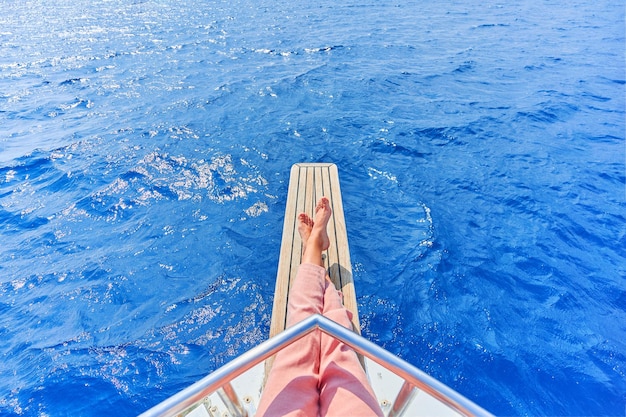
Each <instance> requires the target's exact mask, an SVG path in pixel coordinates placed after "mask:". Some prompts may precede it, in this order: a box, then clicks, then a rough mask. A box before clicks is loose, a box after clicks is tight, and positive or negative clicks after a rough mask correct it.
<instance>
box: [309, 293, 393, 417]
mask: <svg viewBox="0 0 626 417" xmlns="http://www.w3.org/2000/svg"><path fill="white" fill-rule="evenodd" d="M339 294H340V293H339V292H338V291H337V290H336V289H335V287H334V285H332V284H331V283H327V284H326V289H325V292H324V310H323V314H324V316H326V317H328V318H329V319H331V320H333V321H335V322H337V323H339V324H341V325H342V326H344V327H346V328H348V329H352V322H351V321H350V318H351V313H350V312H349V311H348V310H347V309H346V308H345V307H344V306H343V304H342V302H341V298H340V295H339ZM320 343H321V351H320V415H322V416H354V417H360V416H382V415H383V413H382V410H381V408H380V406H379V405H378V401H377V400H376V396H375V395H374V392H373V390H372V387H371V385H370V383H369V381H368V380H367V375H366V374H365V371H364V370H363V367H362V366H361V362H360V361H359V359H358V357H357V354H356V352H354V350H352V349H350V348H349V347H348V346H346V345H344V344H343V343H341V342H340V341H338V340H336V339H335V338H333V337H331V336H328V335H326V334H324V333H322V335H321V340H320Z"/></svg>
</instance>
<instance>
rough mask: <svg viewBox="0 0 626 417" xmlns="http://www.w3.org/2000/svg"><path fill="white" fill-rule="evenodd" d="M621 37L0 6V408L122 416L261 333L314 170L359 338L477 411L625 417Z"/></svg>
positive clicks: (120, 6)
mask: <svg viewBox="0 0 626 417" xmlns="http://www.w3.org/2000/svg"><path fill="white" fill-rule="evenodd" d="M624 16H625V8H624V5H623V3H621V2H611V1H608V0H600V1H596V2H588V1H580V0H574V1H564V0H545V1H530V0H521V1H510V2H502V1H495V0H487V1H476V0H464V1H460V0H451V1H447V2H426V1H413V0H395V1H377V0H347V1H344V2H336V1H328V0H319V1H315V2H313V1H286V0H272V1H269V0H256V1H252V0H234V1H223V0H221V1H220V0H214V1H210V0H194V1H191V0H180V1H166V0H154V1H138V0H137V1H125V0H89V1H87V0H72V1H69V0H58V1H54V2H52V1H49V0H29V1H24V2H3V4H2V10H1V11H0V414H1V415H6V416H14V415H15V416H60V415H83V416H95V415H128V416H132V415H136V414H138V413H140V412H142V411H144V410H145V409H147V408H149V407H151V406H153V405H155V404H156V403H158V402H160V401H161V400H163V399H165V398H166V397H168V396H169V395H172V394H174V393H176V392H177V391H179V390H180V389H182V388H184V387H186V386H187V385H189V384H191V383H193V382H194V381H196V380H198V379H200V378H201V377H202V376H204V375H205V374H207V373H208V372H210V371H211V370H213V369H216V368H217V367H219V366H220V365H222V364H224V363H226V362H227V361H229V360H230V359H232V358H234V357H236V356H237V355H238V354H240V353H242V352H244V351H246V350H247V349H249V348H251V347H253V346H255V345H256V344H258V343H259V342H261V341H263V340H265V339H266V337H267V335H268V333H269V319H270V314H271V303H272V298H273V290H274V280H275V274H276V267H277V258H278V251H279V244H280V238H281V231H282V219H283V213H284V208H285V200H286V194H287V183H288V175H289V168H290V166H291V165H292V164H293V163H295V162H300V161H327V162H334V163H336V164H337V165H338V167H339V173H340V179H341V186H342V191H343V195H344V197H343V198H344V206H345V213H346V222H347V228H348V235H349V240H350V247H351V257H352V262H353V269H354V275H355V280H356V285H357V295H358V300H359V309H360V315H361V319H362V324H363V327H364V329H363V333H364V335H365V336H367V337H368V338H369V339H371V340H372V341H374V342H376V343H378V344H380V345H382V346H383V347H385V348H386V349H388V350H390V351H391V352H393V353H395V354H397V355H399V356H401V357H402V358H404V359H406V360H407V361H409V362H411V363H412V364H414V365H416V366H417V367H419V368H421V369H423V370H424V371H426V372H428V373H429V374H430V375H432V376H434V377H436V378H438V379H440V380H441V381H442V382H444V383H446V384H447V385H449V386H451V387H452V388H454V389H456V390H457V391H459V392H460V393H462V394H463V395H465V396H467V397H468V398H470V399H472V400H473V401H475V402H477V403H478V404H480V405H481V406H483V407H484V408H486V409H488V410H489V411H491V412H493V413H495V414H498V415H530V416H534V415H568V416H578V415H610V416H623V415H625V414H626V382H625V381H626V188H625V182H626V173H625V172H626V171H625V162H626V156H625V149H626V148H625V140H624V138H625V94H624V93H625V90H624V88H625V87H624V84H625V82H626V77H625V64H624V50H625V46H624V45H625V43H624Z"/></svg>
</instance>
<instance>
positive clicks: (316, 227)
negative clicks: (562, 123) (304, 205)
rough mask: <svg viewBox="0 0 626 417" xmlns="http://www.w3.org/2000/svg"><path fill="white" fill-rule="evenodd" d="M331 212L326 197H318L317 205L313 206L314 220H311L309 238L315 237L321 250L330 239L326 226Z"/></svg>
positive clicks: (326, 247)
mask: <svg viewBox="0 0 626 417" xmlns="http://www.w3.org/2000/svg"><path fill="white" fill-rule="evenodd" d="M332 213H333V212H332V210H331V209H330V201H328V198H326V197H322V198H320V200H319V201H318V202H317V206H315V221H314V222H313V228H312V229H311V235H310V238H314V239H317V243H319V244H320V247H321V249H322V250H326V249H328V247H329V246H330V239H329V238H328V232H327V231H326V227H327V226H328V221H329V220H330V217H331V215H332Z"/></svg>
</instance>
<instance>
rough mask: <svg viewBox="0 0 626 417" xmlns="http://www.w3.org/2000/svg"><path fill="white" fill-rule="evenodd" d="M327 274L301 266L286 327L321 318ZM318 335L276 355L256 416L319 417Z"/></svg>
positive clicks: (291, 298)
mask: <svg viewBox="0 0 626 417" xmlns="http://www.w3.org/2000/svg"><path fill="white" fill-rule="evenodd" d="M325 277H326V270H325V269H324V268H322V267H320V266H317V265H313V264H302V265H300V267H299V268H298V273H297V275H296V279H295V281H294V283H293V285H292V287H291V289H290V291H289V305H288V306H287V326H288V327H289V326H293V325H294V324H296V323H298V322H299V321H302V320H303V319H305V318H307V317H308V316H310V315H312V314H322V312H323V308H324V283H325ZM319 365H320V334H319V332H313V333H310V334H308V335H307V336H305V337H304V338H302V339H300V340H298V341H297V342H295V343H293V344H291V345H290V346H288V347H286V348H285V349H283V350H282V351H280V352H279V353H278V354H277V355H276V359H275V360H274V364H273V366H272V370H271V371H270V374H269V376H268V379H267V381H266V383H265V389H264V390H263V395H262V396H261V401H260V403H259V407H258V408H257V414H256V415H257V416H268V417H269V416H315V417H316V416H318V414H319V388H318V383H319Z"/></svg>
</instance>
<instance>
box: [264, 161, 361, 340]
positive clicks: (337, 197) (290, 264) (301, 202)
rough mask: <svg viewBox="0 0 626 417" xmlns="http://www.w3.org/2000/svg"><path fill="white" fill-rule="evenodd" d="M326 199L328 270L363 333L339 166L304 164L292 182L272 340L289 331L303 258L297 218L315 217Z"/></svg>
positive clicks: (296, 169) (293, 173)
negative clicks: (293, 294) (289, 314)
mask: <svg viewBox="0 0 626 417" xmlns="http://www.w3.org/2000/svg"><path fill="white" fill-rule="evenodd" d="M322 196H326V197H327V198H328V199H329V201H330V205H331V208H332V211H333V214H332V218H331V219H330V221H329V224H328V235H329V237H330V241H331V244H330V247H329V248H328V250H327V251H326V252H325V253H324V262H325V266H326V269H327V271H328V274H329V276H330V278H331V281H332V282H333V283H334V284H335V287H337V288H338V289H339V290H341V291H342V292H343V297H344V300H343V302H344V305H345V306H346V308H347V309H348V310H350V311H351V312H352V316H353V317H352V324H353V327H354V330H355V331H356V332H357V333H360V331H361V327H360V324H359V315H358V308H357V303H356V292H355V289H354V281H353V279H352V266H351V264H350V250H349V247H348V234H347V229H346V224H345V217H344V214H343V203H342V200H341V189H340V186H339V174H338V172H337V166H336V165H335V164H330V163H300V164H295V165H293V167H292V168H291V176H290V179H289V190H288V194H287V206H286V208H285V220H284V223H283V238H282V242H281V248H280V258H279V261H278V273H277V276H276V289H275V292H274V306H273V309H272V323H271V326H270V337H273V336H275V335H277V334H278V333H280V332H282V331H283V330H285V327H286V323H287V303H288V301H289V288H290V287H291V284H292V282H293V280H294V279H295V277H296V273H297V271H298V266H299V265H300V260H301V257H302V241H301V239H300V235H299V234H298V230H297V227H298V222H297V216H298V214H299V213H301V212H305V213H307V214H308V215H309V216H311V217H314V213H315V205H316V203H317V201H318V200H319V199H320V198H321V197H322Z"/></svg>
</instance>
